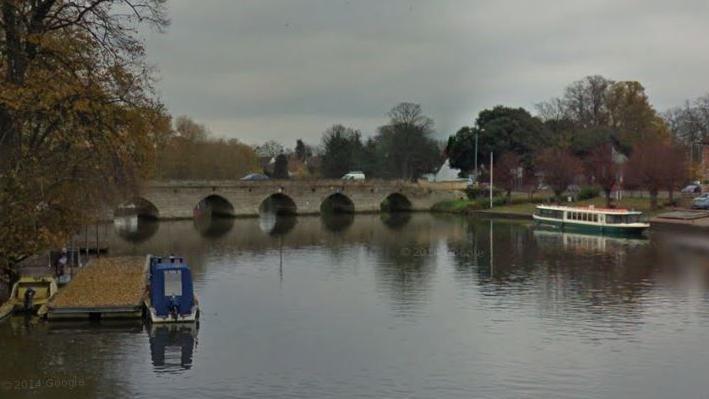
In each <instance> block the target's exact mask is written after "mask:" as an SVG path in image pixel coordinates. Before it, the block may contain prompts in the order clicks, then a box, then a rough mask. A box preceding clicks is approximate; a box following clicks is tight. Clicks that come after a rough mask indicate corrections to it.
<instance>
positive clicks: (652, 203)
mask: <svg viewBox="0 0 709 399" xmlns="http://www.w3.org/2000/svg"><path fill="white" fill-rule="evenodd" d="M650 209H657V190H650Z"/></svg>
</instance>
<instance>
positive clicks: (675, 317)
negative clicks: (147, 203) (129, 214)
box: [0, 214, 709, 398]
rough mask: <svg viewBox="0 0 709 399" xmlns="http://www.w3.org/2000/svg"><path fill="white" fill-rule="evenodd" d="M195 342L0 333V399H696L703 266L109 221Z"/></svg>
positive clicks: (252, 224) (702, 364)
mask: <svg viewBox="0 0 709 399" xmlns="http://www.w3.org/2000/svg"><path fill="white" fill-rule="evenodd" d="M109 230H110V231H112V233H111V236H110V237H109V239H110V245H111V251H112V253H113V254H136V255H144V254H146V253H154V254H170V253H174V254H179V255H183V256H185V257H186V258H187V260H188V262H189V263H190V264H191V266H192V268H193V273H194V278H195V289H196V291H197V292H198V294H199V296H200V300H201V306H202V315H201V321H200V323H199V327H198V328H193V329H191V328H172V329H170V328H150V327H147V326H144V325H143V324H142V323H139V322H129V323H100V324H89V323H66V322H65V323H60V324H56V323H46V322H39V321H37V320H33V319H25V318H17V317H16V318H13V319H11V320H10V321H7V322H3V323H0V397H2V398H15V397H17V398H24V397H53V398H114V397H126V398H173V397H183V398H221V397H232V398H275V397H279V398H283V397H285V398H478V397H479V398H525V397H528V398H569V397H583V398H621V397H622V398H668V397H676V398H700V397H706V396H707V392H709V379H708V378H707V375H709V345H707V337H709V334H707V332H709V290H708V287H709V262H708V261H707V258H706V256H705V254H703V253H701V252H693V251H691V250H687V249H684V248H682V249H681V250H678V248H681V247H680V245H681V244H682V240H681V239H677V237H676V236H675V235H672V236H664V237H663V236H657V235H653V236H651V237H650V238H649V239H641V240H638V239H635V240H623V239H616V238H604V237H599V236H584V235H573V234H561V233H557V232H549V231H535V229H534V228H533V226H532V225H531V224H528V223H523V222H510V221H497V220H496V221H490V220H475V219H465V218H462V217H457V216H437V215H431V214H403V215H358V216H341V217H337V218H326V219H322V218H320V217H315V216H312V217H297V218H275V217H271V218H261V219H257V218H254V219H237V220H233V221H221V222H220V221H217V222H214V223H209V221H207V222H200V223H197V224H195V223H193V222H192V221H179V222H161V223H156V222H154V223H141V224H140V226H136V225H135V223H133V222H130V221H128V222H122V223H118V224H117V225H116V228H115V229H114V227H113V226H111V228H110V229H109Z"/></svg>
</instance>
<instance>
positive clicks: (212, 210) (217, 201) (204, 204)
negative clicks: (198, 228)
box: [192, 194, 234, 218]
mask: <svg viewBox="0 0 709 399" xmlns="http://www.w3.org/2000/svg"><path fill="white" fill-rule="evenodd" d="M192 215H193V216H194V217H195V218H197V217H203V216H210V217H227V218H229V217H234V206H233V205H232V204H231V202H229V200H227V199H226V198H224V197H222V196H221V195H217V194H211V195H208V196H206V197H204V198H202V199H201V200H200V201H199V202H198V203H197V205H195V207H194V209H193V210H192Z"/></svg>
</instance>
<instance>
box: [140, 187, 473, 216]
mask: <svg viewBox="0 0 709 399" xmlns="http://www.w3.org/2000/svg"><path fill="white" fill-rule="evenodd" d="M141 191H142V194H141V197H140V198H141V199H142V200H145V201H147V202H148V203H150V204H151V205H152V206H153V207H154V208H155V209H157V214H158V217H159V218H160V219H185V218H192V217H193V215H194V212H195V209H196V208H199V207H200V206H204V205H210V204H216V205H214V206H217V205H218V207H219V213H221V214H230V215H232V216H257V215H258V214H259V213H260V212H262V211H263V206H264V203H265V202H266V201H268V202H269V203H274V204H276V206H279V203H280V204H282V205H283V207H284V209H285V208H286V207H287V208H288V209H289V210H292V211H293V212H295V213H296V214H317V213H320V211H321V207H322V206H323V204H324V203H325V202H326V201H328V200H329V199H331V198H332V197H333V196H335V194H338V195H337V196H336V197H337V199H338V200H339V201H342V197H345V198H346V199H348V200H349V201H351V204H352V205H353V208H354V212H379V211H380V210H381V206H382V203H383V202H384V201H385V200H386V199H387V198H391V197H390V196H392V195H393V194H397V198H404V200H405V201H404V203H405V204H407V206H408V207H409V208H410V210H414V211H426V210H429V209H430V208H431V207H432V206H433V204H435V203H436V202H439V201H442V200H446V199H453V198H460V197H462V196H463V194H462V192H460V191H456V190H455V189H452V188H451V187H450V186H439V185H436V184H435V183H411V182H404V181H388V180H365V181H345V180H267V181H241V180H235V181H152V182H148V183H147V184H145V186H144V187H143V189H142V190H141ZM279 201H285V202H279Z"/></svg>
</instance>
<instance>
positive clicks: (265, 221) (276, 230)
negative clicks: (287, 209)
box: [259, 212, 297, 237]
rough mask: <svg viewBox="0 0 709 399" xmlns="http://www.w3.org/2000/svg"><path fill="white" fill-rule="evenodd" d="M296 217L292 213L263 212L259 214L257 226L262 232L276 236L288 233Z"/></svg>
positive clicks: (294, 223) (293, 225)
mask: <svg viewBox="0 0 709 399" xmlns="http://www.w3.org/2000/svg"><path fill="white" fill-rule="evenodd" d="M296 222H297V217H296V216H294V215H286V214H280V215H279V214H277V213H275V212H264V213H261V214H260V215H259V228H260V229H261V231H263V232H264V233H266V234H268V235H270V236H273V237H277V236H282V235H286V234H288V233H289V232H290V231H291V230H293V228H294V227H295V225H296Z"/></svg>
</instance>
